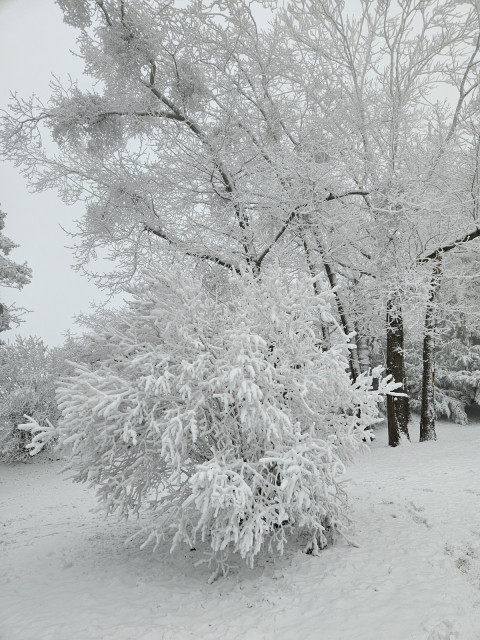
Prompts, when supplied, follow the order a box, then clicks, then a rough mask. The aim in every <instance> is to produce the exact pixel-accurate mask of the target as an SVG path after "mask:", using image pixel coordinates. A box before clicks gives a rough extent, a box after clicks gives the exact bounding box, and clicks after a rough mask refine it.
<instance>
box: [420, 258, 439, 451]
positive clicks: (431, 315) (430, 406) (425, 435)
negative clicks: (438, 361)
mask: <svg viewBox="0 0 480 640" xmlns="http://www.w3.org/2000/svg"><path fill="white" fill-rule="evenodd" d="M441 271H442V256H441V254H438V256H437V257H436V259H435V264H434V267H433V272H432V279H431V283H430V293H429V295H428V301H427V309H426V312H425V334H424V337H423V371H422V407H421V413H420V442H426V441H427V440H436V439H437V434H436V432H435V307H434V302H435V297H436V294H437V291H438V288H439V286H440V277H441Z"/></svg>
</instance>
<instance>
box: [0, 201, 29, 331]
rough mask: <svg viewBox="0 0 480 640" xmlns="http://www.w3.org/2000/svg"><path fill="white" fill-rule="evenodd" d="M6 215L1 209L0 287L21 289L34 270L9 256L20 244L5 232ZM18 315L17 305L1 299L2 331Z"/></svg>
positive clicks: (0, 318)
mask: <svg viewBox="0 0 480 640" xmlns="http://www.w3.org/2000/svg"><path fill="white" fill-rule="evenodd" d="M5 217H6V214H5V213H4V212H3V211H1V210H0V287H13V288H15V289H21V288H22V287H23V286H24V285H26V284H28V283H29V282H30V279H31V277H32V272H31V270H30V269H29V267H27V265H26V263H23V264H18V263H16V262H14V261H13V260H12V259H11V258H10V257H9V254H10V252H11V251H12V249H15V248H16V247H18V245H16V244H15V243H14V242H12V241H11V240H10V238H7V236H6V235H4V233H3V229H4V228H5ZM18 317H19V310H18V309H17V308H16V307H14V306H10V307H8V306H7V305H6V304H5V303H4V302H2V301H1V300H0V332H1V331H7V330H8V329H10V326H11V323H12V322H14V323H15V322H18Z"/></svg>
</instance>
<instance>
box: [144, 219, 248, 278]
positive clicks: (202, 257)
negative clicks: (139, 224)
mask: <svg viewBox="0 0 480 640" xmlns="http://www.w3.org/2000/svg"><path fill="white" fill-rule="evenodd" d="M143 226H144V229H145V231H147V232H148V233H153V235H155V236H157V238H161V239H162V240H165V241H166V242H168V244H171V245H172V246H174V247H178V246H179V244H180V243H178V242H175V241H174V240H172V238H170V237H169V236H168V235H167V234H166V233H165V232H164V231H162V230H161V229H157V228H155V227H151V226H150V225H148V224H146V223H145V224H144V225H143ZM182 251H183V253H184V254H185V255H187V256H190V257H191V258H198V259H200V260H208V261H209V262H214V263H215V264H218V265H220V266H221V267H225V268H226V269H230V271H235V273H238V274H240V273H241V271H240V268H239V267H238V266H236V265H234V264H232V263H231V262H227V261H226V260H223V258H219V257H218V256H214V255H211V254H207V253H201V252H199V253H196V252H194V251H188V250H185V249H183V248H182Z"/></svg>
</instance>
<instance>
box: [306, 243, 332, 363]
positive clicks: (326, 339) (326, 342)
mask: <svg viewBox="0 0 480 640" xmlns="http://www.w3.org/2000/svg"><path fill="white" fill-rule="evenodd" d="M303 248H304V249H305V255H306V258H307V266H308V270H309V272H310V275H311V276H312V278H315V277H316V276H318V269H317V266H316V264H315V261H314V259H313V256H312V252H311V250H310V247H309V246H308V242H307V240H306V238H304V239H303ZM313 290H314V291H315V294H316V295H319V294H320V293H321V285H320V283H319V281H318V280H315V282H314V284H313ZM320 325H321V331H322V340H323V343H322V349H323V350H325V351H326V350H327V349H329V348H330V347H331V342H332V341H331V339H330V333H329V331H328V327H326V326H325V323H324V322H322V321H320Z"/></svg>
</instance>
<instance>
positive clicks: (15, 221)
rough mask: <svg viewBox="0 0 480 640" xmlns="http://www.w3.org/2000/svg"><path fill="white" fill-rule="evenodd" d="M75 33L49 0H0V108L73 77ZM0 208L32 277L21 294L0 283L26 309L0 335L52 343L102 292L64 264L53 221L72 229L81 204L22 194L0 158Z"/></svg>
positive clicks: (3, 295) (62, 239)
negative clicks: (14, 326) (14, 93)
mask: <svg viewBox="0 0 480 640" xmlns="http://www.w3.org/2000/svg"><path fill="white" fill-rule="evenodd" d="M74 48H75V31H74V30H73V29H71V28H70V27H68V26H67V25H65V24H63V22H62V13H61V11H60V8H59V7H58V6H57V5H56V4H55V2H54V0H0V109H4V108H5V107H6V105H7V103H8V100H9V95H10V92H11V91H18V93H19V95H21V96H23V97H27V96H29V95H31V94H32V93H36V94H37V95H39V96H41V97H43V98H47V97H48V96H49V93H50V91H49V87H48V85H49V82H50V80H51V74H52V73H54V74H55V75H58V76H60V77H63V78H65V77H66V76H68V75H69V74H70V75H72V76H73V77H78V76H79V75H80V74H81V72H82V67H81V62H80V61H79V60H78V59H76V58H75V57H73V56H72V55H71V54H70V52H69V51H70V49H74ZM0 205H1V208H2V210H3V211H4V212H5V213H6V214H7V218H6V228H5V231H4V233H5V234H6V235H7V236H8V237H10V238H11V239H12V240H13V241H14V242H16V243H17V244H19V245H20V247H19V248H18V249H16V250H15V251H14V252H12V254H11V257H12V258H13V259H14V260H15V261H16V262H23V261H25V260H27V262H28V264H29V266H30V267H31V268H32V270H33V279H32V282H31V283H30V284H29V285H28V286H26V287H25V288H24V289H23V290H22V291H20V292H19V291H17V290H16V289H6V288H3V287H0V301H6V302H15V303H16V304H17V305H18V306H22V307H25V308H27V309H29V310H31V311H32V313H29V314H28V315H27V316H26V317H25V320H26V321H25V322H24V323H23V324H22V325H21V326H20V328H19V329H16V330H13V331H8V332H5V333H3V334H2V335H1V336H0V337H1V339H4V340H5V339H6V340H12V339H13V337H14V335H15V334H16V333H20V334H21V335H37V336H40V337H42V338H43V339H44V340H45V341H46V342H47V343H48V344H51V345H54V344H59V343H61V342H62V340H63V333H64V332H65V331H66V330H67V329H69V328H72V325H73V316H74V314H77V313H79V312H80V311H88V307H89V302H90V301H91V300H94V299H95V300H97V301H100V300H102V299H103V295H102V293H101V292H99V291H98V290H97V289H96V288H95V287H94V285H93V284H91V283H90V282H88V280H87V279H86V278H85V277H82V276H81V275H80V274H78V273H77V272H74V271H73V270H72V269H71V267H70V265H71V264H72V262H73V257H72V253H71V251H70V250H69V249H67V248H66V247H67V246H68V245H70V244H71V240H70V238H68V237H67V236H66V234H65V233H64V232H63V231H62V230H61V229H60V224H62V226H64V227H66V228H72V220H74V219H75V218H78V217H80V215H81V211H82V210H81V208H80V206H79V207H68V206H66V205H65V204H64V203H63V202H62V201H61V200H60V199H59V198H58V197H57V194H56V193H55V192H45V193H40V194H39V193H35V194H32V193H29V192H28V189H27V185H26V182H25V180H24V179H23V177H22V176H21V174H20V171H19V170H18V169H15V168H14V167H13V166H12V165H11V164H9V163H7V162H5V161H2V160H0Z"/></svg>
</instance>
